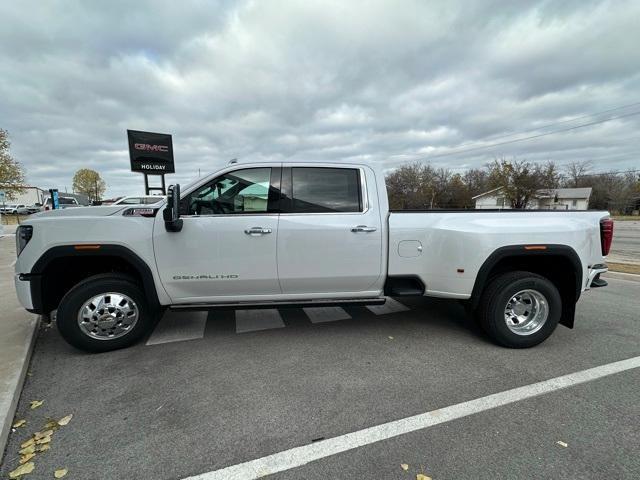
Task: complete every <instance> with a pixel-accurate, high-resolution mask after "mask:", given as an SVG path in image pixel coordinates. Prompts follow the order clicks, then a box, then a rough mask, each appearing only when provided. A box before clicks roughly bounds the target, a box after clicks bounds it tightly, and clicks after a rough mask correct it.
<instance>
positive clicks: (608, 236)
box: [600, 218, 613, 257]
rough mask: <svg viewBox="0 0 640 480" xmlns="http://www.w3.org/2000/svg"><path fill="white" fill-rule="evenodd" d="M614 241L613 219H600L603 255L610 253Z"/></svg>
mask: <svg viewBox="0 0 640 480" xmlns="http://www.w3.org/2000/svg"><path fill="white" fill-rule="evenodd" d="M612 241H613V220H611V219H610V218H603V219H602V220H600V244H601V245H602V256H603V257H606V256H607V255H609V250H611V242H612Z"/></svg>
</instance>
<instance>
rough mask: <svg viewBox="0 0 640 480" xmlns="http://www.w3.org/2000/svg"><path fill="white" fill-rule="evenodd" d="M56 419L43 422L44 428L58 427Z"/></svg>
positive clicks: (52, 428)
mask: <svg viewBox="0 0 640 480" xmlns="http://www.w3.org/2000/svg"><path fill="white" fill-rule="evenodd" d="M59 426H60V425H58V422H57V420H52V419H49V421H48V422H47V423H45V424H44V429H45V430H55V429H57V428H58V427H59Z"/></svg>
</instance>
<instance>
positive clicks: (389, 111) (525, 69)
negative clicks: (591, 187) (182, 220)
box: [0, 0, 640, 196]
mask: <svg viewBox="0 0 640 480" xmlns="http://www.w3.org/2000/svg"><path fill="white" fill-rule="evenodd" d="M0 18H1V19H2V20H1V25H2V27H1V28H0V128H4V129H6V130H9V133H10V135H11V140H12V143H13V146H12V152H13V154H14V157H15V158H16V159H17V160H19V161H20V162H22V164H23V165H24V166H25V168H26V171H27V179H28V182H29V183H30V184H31V185H37V186H40V187H44V188H50V187H58V188H60V189H61V190H64V189H65V187H66V188H69V189H70V188H71V178H72V176H73V173H74V172H75V170H77V169H78V168H82V167H88V168H93V169H95V170H98V171H99V172H100V173H101V174H102V175H103V177H104V178H105V180H106V182H107V186H108V189H107V195H108V196H109V195H121V194H127V193H142V190H143V182H142V175H141V174H134V173H131V172H130V171H129V156H128V150H127V138H126V130H127V129H128V128H130V129H137V130H149V131H156V132H163V133H171V134H172V135H173V143H174V150H175V160H176V170H177V172H176V174H175V175H170V176H169V177H168V181H169V182H170V183H174V182H176V181H177V182H183V183H184V182H186V181H189V180H190V179H193V178H194V177H195V176H197V175H198V169H200V170H201V171H202V173H203V174H204V173H205V172H209V171H212V170H215V169H216V168H218V167H220V166H222V165H224V164H226V163H227V162H228V160H229V159H231V158H234V157H237V158H239V159H240V161H241V162H242V161H251V160H280V159H298V160H313V161H316V160H318V161H321V160H325V161H329V160H330V161H335V160H341V161H351V162H366V163H370V164H373V165H377V166H381V167H383V168H385V169H391V168H393V167H396V166H398V165H401V164H403V163H406V162H411V161H415V160H420V161H426V162H431V164H432V165H434V166H437V167H440V166H443V167H448V168H451V169H454V170H456V171H458V170H464V169H465V168H469V167H471V166H481V165H484V164H485V163H486V162H487V161H489V160H491V159H492V158H494V157H496V156H503V155H504V156H509V157H511V156H517V157H519V158H526V159H529V160H547V159H551V160H555V161H557V162H559V163H566V162H569V161H572V160H591V161H592V163H593V166H594V170H597V171H602V170H605V169H629V168H640V155H639V152H640V115H633V113H634V112H640V103H638V102H640V28H639V24H638V21H639V20H638V19H640V2H638V1H629V2H625V1H618V0H617V1H611V2H601V1H594V2H590V1H587V0H578V1H567V0H563V1H561V2H560V1H555V0H554V1H545V2H516V1H503V2H497V1H488V0H484V1H481V2H454V1H451V0H446V1H443V2H436V1H433V0H430V1H423V0H420V1H415V2H414V1H409V0H401V1H398V0H394V1H391V0H390V1H387V2H376V1H366V2H357V1H352V0H349V1H345V0H337V1H318V2H314V1H309V0H300V1H281V2H278V1H255V2H242V1H228V2H224V1H219V2H214V1H187V0H180V1H175V0H168V1H153V2H152V1H148V2H147V1H140V0H138V1H134V2H132V1H120V0H109V1H108V2H102V1H94V2H80V1H77V2H73V1H68V0H61V1H46V0H45V1H43V0H37V1H25V0H21V1H14V2H10V1H5V2H2V4H1V5H0ZM633 103H637V104H636V105H632V106H627V107H624V108H619V109H617V110H613V111H609V112H606V113H603V114H600V115H593V116H590V115H591V114H596V113H598V112H603V111H606V110H610V109H613V108H616V107H623V106H626V105H630V104H633ZM612 116H615V117H617V116H623V118H619V119H614V120H611V121H608V122H605V123H601V124H598V125H593V126H590V127H585V128H577V129H574V130H571V131H568V132H563V133H557V134H553V135H547V136H543V137H540V138H536V139H532V140H528V141H522V142H515V143H509V144H505V145H499V146H494V147H491V148H481V149H477V147H479V146H488V145H492V144H494V143H500V142H505V141H511V140H515V139H518V138H522V137H527V136H532V135H537V134H540V133H547V132H550V131H554V130H559V129H567V128H571V127H574V126H578V125H582V124H584V123H591V122H596V121H599V120H604V119H607V118H610V117H612ZM558 122H564V123H559V124H558ZM549 124H553V125H552V126H548V125H549ZM518 132H526V133H521V134H519V135H513V134H514V133H518ZM507 135H509V136H507Z"/></svg>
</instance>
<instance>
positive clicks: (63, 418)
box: [58, 414, 73, 427]
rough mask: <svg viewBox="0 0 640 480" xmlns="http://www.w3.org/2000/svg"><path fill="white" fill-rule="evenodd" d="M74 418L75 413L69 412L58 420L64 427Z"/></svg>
mask: <svg viewBox="0 0 640 480" xmlns="http://www.w3.org/2000/svg"><path fill="white" fill-rule="evenodd" d="M72 418H73V414H69V415H67V416H66V417H62V418H61V419H60V420H58V425H60V426H63V427H64V426H65V425H67V424H68V423H69V422H70V421H71V419H72Z"/></svg>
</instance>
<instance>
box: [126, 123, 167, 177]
mask: <svg viewBox="0 0 640 480" xmlns="http://www.w3.org/2000/svg"><path fill="white" fill-rule="evenodd" d="M127 135H128V137H129V157H130V158H131V171H132V172H142V173H148V174H154V173H155V174H160V173H174V172H175V171H176V170H175V168H174V165H173V144H172V143H171V135H167V134H164V133H151V132H139V131H137V130H127Z"/></svg>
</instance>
